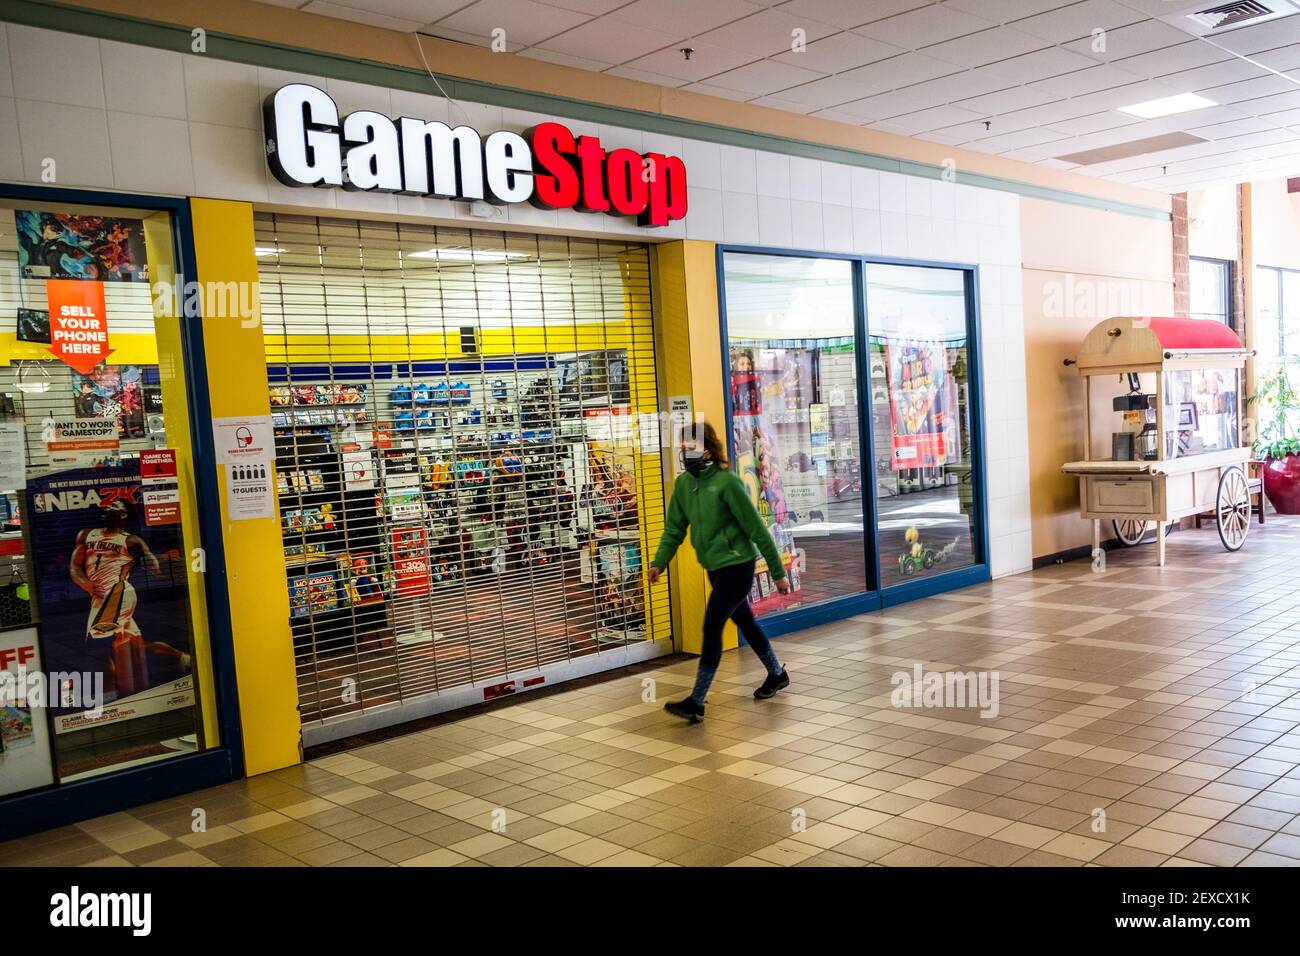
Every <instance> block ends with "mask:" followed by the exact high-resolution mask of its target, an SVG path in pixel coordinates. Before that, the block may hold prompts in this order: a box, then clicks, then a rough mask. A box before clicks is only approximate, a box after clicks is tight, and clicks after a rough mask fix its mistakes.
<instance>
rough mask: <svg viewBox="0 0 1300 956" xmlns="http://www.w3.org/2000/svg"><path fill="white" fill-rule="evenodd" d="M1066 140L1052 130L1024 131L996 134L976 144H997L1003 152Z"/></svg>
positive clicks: (977, 141)
mask: <svg viewBox="0 0 1300 956" xmlns="http://www.w3.org/2000/svg"><path fill="white" fill-rule="evenodd" d="M1064 138H1065V137H1063V136H1062V135H1061V134H1060V133H1056V132H1054V131H1052V130H1050V129H1022V130H1018V131H1017V132H1014V133H1002V134H997V133H994V135H992V136H986V137H984V138H983V139H979V140H976V143H984V144H990V143H991V144H995V146H996V148H997V149H998V150H999V151H1001V150H1006V149H1024V148H1025V147H1026V146H1038V145H1040V144H1042V143H1051V142H1055V141H1058V140H1062V139H1064Z"/></svg>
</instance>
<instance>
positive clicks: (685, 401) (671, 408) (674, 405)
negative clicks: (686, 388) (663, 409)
mask: <svg viewBox="0 0 1300 956" xmlns="http://www.w3.org/2000/svg"><path fill="white" fill-rule="evenodd" d="M668 416H669V418H670V419H671V420H672V423H673V428H675V429H676V428H685V427H686V426H687V425H689V424H690V423H691V419H692V417H693V412H692V410H691V396H689V395H673V396H671V397H670V398H669V399H668Z"/></svg>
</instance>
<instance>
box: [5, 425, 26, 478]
mask: <svg viewBox="0 0 1300 956" xmlns="http://www.w3.org/2000/svg"><path fill="white" fill-rule="evenodd" d="M26 437H27V436H26V435H25V434H24V427H23V425H22V424H21V423H20V422H0V491H21V490H22V489H23V488H26V487H27V441H26Z"/></svg>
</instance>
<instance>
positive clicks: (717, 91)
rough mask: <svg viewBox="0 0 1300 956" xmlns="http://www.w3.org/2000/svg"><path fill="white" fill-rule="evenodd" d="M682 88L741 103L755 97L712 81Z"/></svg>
mask: <svg viewBox="0 0 1300 956" xmlns="http://www.w3.org/2000/svg"><path fill="white" fill-rule="evenodd" d="M622 69H626V67H620V68H619V69H614V70H610V71H609V72H610V73H615V74H618V73H619V70H622ZM681 88H682V89H684V90H689V91H690V92H692V93H703V94H705V95H706V96H720V97H722V98H723V99H724V100H736V101H737V102H740V103H743V102H745V101H746V100H752V99H753V98H754V97H753V95H752V94H750V93H742V92H741V91H740V90H729V89H727V88H726V87H722V86H713V85H712V84H710V83H692V84H690V85H689V86H683V87H681Z"/></svg>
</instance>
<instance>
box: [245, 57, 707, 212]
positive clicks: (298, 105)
mask: <svg viewBox="0 0 1300 956" xmlns="http://www.w3.org/2000/svg"><path fill="white" fill-rule="evenodd" d="M263 113H264V117H265V125H266V158H267V162H268V164H269V165H270V167H271V172H272V173H273V174H274V175H275V178H276V179H278V180H280V182H282V183H284V184H285V185H286V186H341V187H343V188H344V189H362V190H379V191H382V192H393V193H409V194H411V195H416V196H433V197H437V198H439V199H458V200H465V201H473V200H480V199H481V200H486V201H487V202H490V203H497V204H504V203H518V202H530V203H532V204H533V205H534V206H538V207H540V208H543V209H578V210H581V211H582V212H604V213H609V214H610V215H611V216H636V218H637V222H638V224H639V225H642V226H666V225H668V223H670V222H672V221H673V220H674V219H681V218H682V217H684V216H685V215H686V164H685V163H683V162H682V161H681V159H680V158H679V157H677V156H665V155H663V154H662V153H646V154H645V155H642V154H640V153H638V152H636V151H635V150H631V149H613V150H608V151H607V150H606V149H605V147H604V146H602V145H601V142H600V139H599V138H598V137H596V136H574V135H573V133H572V132H571V131H570V130H569V129H568V127H566V126H563V125H561V124H560V123H541V124H539V125H537V126H534V127H533V128H532V129H530V130H528V131H527V132H525V133H523V134H522V135H521V134H519V133H512V132H509V131H508V130H500V131H498V132H495V133H489V134H488V135H487V136H480V135H479V133H478V131H476V130H473V129H471V128H470V127H468V126H456V127H451V126H448V125H447V124H446V123H439V122H436V121H435V122H427V121H425V120H421V119H412V118H410V117H408V116H403V117H401V118H400V119H396V120H394V119H390V118H389V117H387V116H385V115H384V114H382V113H376V112H373V111H371V110H357V111H356V112H354V113H349V114H348V115H347V116H344V117H341V118H340V116H339V108H338V105H337V104H336V103H335V102H334V100H332V99H331V98H330V96H329V94H328V93H326V92H324V91H323V90H318V89H316V87H314V86H308V85H306V84H303V83H292V84H290V85H288V86H284V87H281V88H280V89H279V90H277V91H276V92H275V93H273V94H271V95H270V96H268V97H267V98H266V101H265V103H264V105H263Z"/></svg>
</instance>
